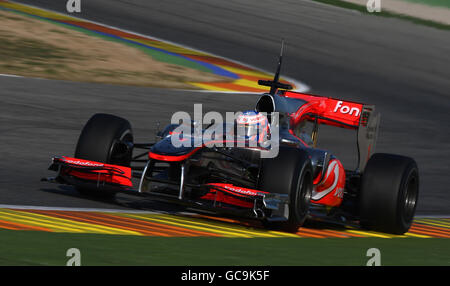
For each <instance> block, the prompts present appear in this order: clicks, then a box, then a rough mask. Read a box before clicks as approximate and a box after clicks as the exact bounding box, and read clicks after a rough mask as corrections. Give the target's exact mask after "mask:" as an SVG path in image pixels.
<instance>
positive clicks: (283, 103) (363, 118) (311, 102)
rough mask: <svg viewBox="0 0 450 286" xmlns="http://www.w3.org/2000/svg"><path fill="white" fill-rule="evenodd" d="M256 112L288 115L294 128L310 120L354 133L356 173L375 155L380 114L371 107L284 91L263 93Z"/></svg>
mask: <svg viewBox="0 0 450 286" xmlns="http://www.w3.org/2000/svg"><path fill="white" fill-rule="evenodd" d="M255 109H256V110H257V111H260V112H267V113H269V114H270V113H271V112H273V111H276V112H283V113H287V114H290V117H291V120H292V121H293V124H294V125H295V124H296V122H299V121H301V120H303V119H304V118H305V117H306V118H308V117H311V118H314V120H317V123H318V124H325V125H332V126H337V127H341V128H346V129H353V130H356V131H357V147H358V165H357V171H361V172H362V171H363V170H364V168H365V166H366V164H367V161H368V160H369V158H370V156H371V155H372V154H373V153H374V152H375V145H376V140H377V134H378V126H379V122H380V115H379V114H378V113H376V112H375V106H374V105H367V104H363V103H359V102H354V101H347V100H342V99H337V98H331V97H324V96H318V95H313V94H305V93H299V92H292V91H284V90H283V91H279V92H277V93H275V94H274V95H271V94H263V95H262V96H261V97H260V99H259V100H258V102H257V105H256V108H255Z"/></svg>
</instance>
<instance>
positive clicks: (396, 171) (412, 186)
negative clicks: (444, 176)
mask: <svg viewBox="0 0 450 286" xmlns="http://www.w3.org/2000/svg"><path fill="white" fill-rule="evenodd" d="M418 196H419V170H418V168H417V163H416V162H415V161H414V159H412V158H409V157H404V156H399V155H392V154H383V153H378V154H374V155H373V156H372V157H371V158H370V160H369V161H368V162H367V166H366V168H365V170H364V174H363V176H362V182H361V191H360V198H359V208H360V219H361V225H362V226H363V227H365V228H368V229H373V230H378V231H381V232H387V233H394V234H403V233H405V232H407V231H408V230H409V228H410V226H411V224H412V221H413V218H414V213H415V210H416V206H417V200H418Z"/></svg>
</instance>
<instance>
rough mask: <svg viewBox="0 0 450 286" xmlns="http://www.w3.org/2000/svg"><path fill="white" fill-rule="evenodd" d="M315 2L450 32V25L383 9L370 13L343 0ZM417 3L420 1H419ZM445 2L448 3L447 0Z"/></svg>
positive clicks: (362, 7) (363, 7) (318, 0)
mask: <svg viewBox="0 0 450 286" xmlns="http://www.w3.org/2000/svg"><path fill="white" fill-rule="evenodd" d="M313 1H316V2H320V3H324V4H329V5H334V6H338V7H342V8H347V9H352V10H356V11H359V12H361V13H364V14H369V15H374V16H381V17H388V18H398V19H402V20H406V21H409V22H413V23H415V24H420V25H425V26H429V27H433V28H436V29H441V30H450V25H447V24H443V23H438V22H434V21H430V20H424V19H419V18H415V17H411V16H408V15H403V14H397V13H393V12H387V11H385V10H383V9H382V11H381V12H374V13H370V12H368V11H367V8H366V6H362V5H358V4H353V3H349V2H343V1H341V0H313ZM417 1H419V0H417ZM423 1H425V0H423ZM437 1H439V0H437ZM445 1H447V0H445Z"/></svg>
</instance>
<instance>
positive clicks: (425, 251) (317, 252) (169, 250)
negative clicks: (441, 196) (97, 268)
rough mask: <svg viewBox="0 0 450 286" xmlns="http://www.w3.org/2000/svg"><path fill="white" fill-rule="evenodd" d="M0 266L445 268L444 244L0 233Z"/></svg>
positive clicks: (447, 251) (448, 244)
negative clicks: (374, 257)
mask: <svg viewBox="0 0 450 286" xmlns="http://www.w3.org/2000/svg"><path fill="white" fill-rule="evenodd" d="M0 245H1V246H0V265H65V264H66V262H67V260H68V259H69V258H68V257H66V251H67V249H69V248H78V249H79V250H80V251H81V264H82V265H177V266H185V265H187V266H194V265H252V266H264V265H271V266H274V265H365V264H366V262H367V260H368V259H369V257H366V252H367V249H369V248H378V249H380V251H381V264H382V265H450V240H449V239H437V238H436V239H431V238H430V239H420V238H394V239H378V238H348V239H345V238H343V239H339V238H329V239H314V238H250V239H248V238H247V239H245V238H213V237H201V238H180V237H178V238H162V237H139V236H120V235H98V234H65V233H47V232H34V231H11V230H0Z"/></svg>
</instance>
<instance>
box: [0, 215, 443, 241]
mask: <svg viewBox="0 0 450 286" xmlns="http://www.w3.org/2000/svg"><path fill="white" fill-rule="evenodd" d="M0 228H3V229H10V230H28V231H46V232H66V233H67V232H68V233H97V234H115V235H140V236H161V237H205V236H210V237H240V238H256V237H259V238H277V237H292V238H353V237H375V238H407V237H420V238H450V221H449V220H448V219H447V218H417V219H416V220H415V222H414V223H413V225H412V226H411V229H410V231H409V232H408V233H406V234H404V235H393V234H386V233H380V232H375V231H367V230H362V229H357V228H354V227H350V226H347V227H339V228H338V227H336V226H330V227H320V228H317V227H311V226H308V227H302V228H300V230H299V231H298V232H297V233H286V232H281V231H273V230H267V229H264V228H263V227H262V225H261V224H259V223H258V222H255V221H250V220H235V219H229V218H221V217H214V216H206V215H199V214H162V213H161V214H158V213H134V212H102V211H73V210H43V209H29V208H24V209H17V208H14V209H8V208H0Z"/></svg>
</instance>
